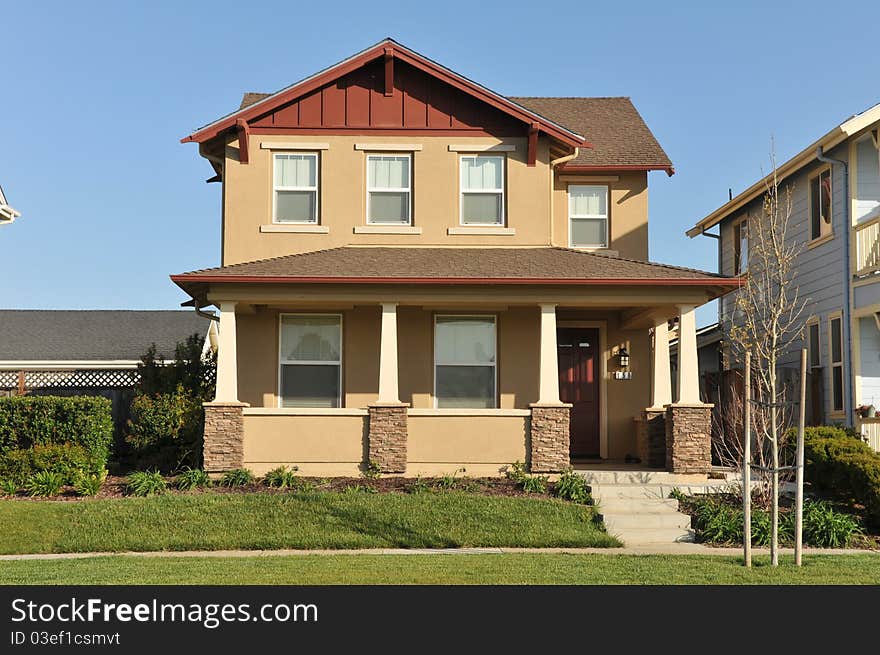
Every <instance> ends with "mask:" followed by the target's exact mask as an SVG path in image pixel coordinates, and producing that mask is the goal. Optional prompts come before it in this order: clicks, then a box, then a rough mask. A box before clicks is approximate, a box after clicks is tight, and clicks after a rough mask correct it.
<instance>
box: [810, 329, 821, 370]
mask: <svg viewBox="0 0 880 655" xmlns="http://www.w3.org/2000/svg"><path fill="white" fill-rule="evenodd" d="M807 351H808V352H809V355H810V369H815V368H819V367H820V366H822V357H821V353H820V352H819V324H818V323H810V324H809V325H807Z"/></svg>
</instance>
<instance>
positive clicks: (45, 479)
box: [24, 471, 64, 496]
mask: <svg viewBox="0 0 880 655" xmlns="http://www.w3.org/2000/svg"><path fill="white" fill-rule="evenodd" d="M63 486H64V477H63V476H62V475H61V474H60V473H55V472H54V471H39V472H37V473H34V474H33V475H32V476H31V477H30V478H28V480H27V481H26V482H25V484H24V488H25V491H27V492H28V494H30V495H31V496H57V495H58V494H60V493H61V487H63Z"/></svg>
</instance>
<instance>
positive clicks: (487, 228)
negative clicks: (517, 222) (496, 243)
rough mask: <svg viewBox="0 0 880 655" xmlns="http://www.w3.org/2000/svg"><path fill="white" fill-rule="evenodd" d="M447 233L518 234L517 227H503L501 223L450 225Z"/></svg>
mask: <svg viewBox="0 0 880 655" xmlns="http://www.w3.org/2000/svg"><path fill="white" fill-rule="evenodd" d="M446 234H457V235H463V234H470V235H490V236H514V235H515V234H516V228H512V227H502V226H501V225H498V226H491V225H475V226H462V227H450V228H449V229H448V230H446Z"/></svg>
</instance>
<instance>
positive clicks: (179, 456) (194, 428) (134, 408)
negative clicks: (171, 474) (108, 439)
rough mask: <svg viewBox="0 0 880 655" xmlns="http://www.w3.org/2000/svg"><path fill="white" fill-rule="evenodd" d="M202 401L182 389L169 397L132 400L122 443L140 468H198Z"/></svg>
mask: <svg viewBox="0 0 880 655" xmlns="http://www.w3.org/2000/svg"><path fill="white" fill-rule="evenodd" d="M203 416H204V413H203V411H202V401H201V399H200V398H196V397H194V396H193V395H192V394H190V393H189V392H187V391H186V390H184V388H183V387H182V386H179V387H177V389H176V390H175V391H174V392H172V393H160V394H155V395H152V396H146V395H141V396H136V397H135V398H134V400H132V402H131V418H130V419H129V421H128V434H127V436H126V438H125V440H126V442H127V443H128V444H129V445H130V446H131V447H132V450H133V451H134V453H135V456H136V457H137V458H138V459H139V460H140V462H141V465H142V466H143V465H153V466H156V467H158V468H160V469H162V470H166V471H171V470H174V469H178V468H180V467H181V466H183V465H188V466H193V467H198V466H199V464H200V462H201V455H202V424H203Z"/></svg>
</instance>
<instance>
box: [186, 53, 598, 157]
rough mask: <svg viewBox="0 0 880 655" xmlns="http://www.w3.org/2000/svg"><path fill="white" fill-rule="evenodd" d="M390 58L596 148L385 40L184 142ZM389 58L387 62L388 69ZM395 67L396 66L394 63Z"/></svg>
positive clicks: (564, 137)
mask: <svg viewBox="0 0 880 655" xmlns="http://www.w3.org/2000/svg"><path fill="white" fill-rule="evenodd" d="M385 56H390V59H391V61H393V58H398V59H400V60H401V61H404V62H406V63H408V64H410V65H412V66H414V67H415V68H418V69H420V70H422V71H423V72H425V73H427V74H429V75H432V76H434V77H436V78H438V79H440V80H442V81H444V82H446V83H447V84H449V85H450V86H453V87H455V88H456V89H458V90H460V91H463V92H464V93H467V94H469V95H471V96H473V97H475V98H477V99H479V100H482V101H483V102H485V103H486V104H488V105H490V106H492V107H494V108H496V109H498V110H500V111H502V112H504V113H506V114H508V115H510V116H513V117H514V118H516V119H519V120H521V121H523V122H524V123H526V124H527V125H531V124H532V123H537V124H538V126H539V127H540V129H541V131H543V132H544V133H546V134H547V135H549V136H552V137H553V138H555V139H557V140H559V141H561V142H562V143H565V144H567V145H570V146H572V147H581V148H584V147H586V148H591V147H592V145H591V144H589V143H587V142H586V140H585V139H584V137H583V136H581V135H580V134H576V133H575V132H572V131H570V130H568V129H566V128H564V127H562V126H561V125H557V124H556V123H553V122H552V121H548V120H547V119H546V118H543V117H541V116H540V115H538V114H535V113H533V112H531V111H529V110H528V109H526V108H525V107H522V106H521V105H518V104H516V103H515V102H512V101H510V100H508V99H507V98H504V97H503V96H501V95H498V94H497V93H495V92H493V91H490V90H489V89H487V88H485V87H483V86H480V85H479V84H477V83H475V82H472V81H470V80H468V79H467V78H465V77H462V76H461V75H458V74H457V73H455V72H453V71H451V70H449V69H448V68H444V67H443V66H441V65H439V64H437V63H435V62H433V61H431V60H430V59H427V58H426V57H423V56H422V55H419V54H418V53H416V52H414V51H412V50H410V49H408V48H406V47H404V46H402V45H400V44H399V43H397V42H395V41H393V40H392V39H385V40H383V41H382V42H380V43H378V44H376V45H375V46H373V47H372V48H368V49H367V50H364V51H363V52H361V53H360V54H357V55H355V56H353V57H350V58H349V59H346V60H345V61H343V62H341V63H339V64H337V65H335V66H332V67H331V68H328V69H327V70H325V71H323V72H321V73H318V74H316V75H313V76H312V77H309V78H307V79H305V80H303V81H302V82H300V83H298V84H294V85H293V86H290V87H288V88H286V89H283V90H281V91H279V92H278V93H275V94H273V95H271V96H269V97H268V98H264V99H263V100H260V101H259V102H256V103H254V104H253V105H250V106H249V107H245V108H244V109H240V110H239V111H237V112H234V113H232V114H230V115H229V116H226V117H224V118H221V119H220V120H217V121H214V122H213V123H211V124H210V125H207V126H205V127H203V128H201V129H199V130H196V131H195V132H193V133H192V134H190V135H189V136H187V137H184V138H183V139H181V140H180V141H181V143H188V142H195V143H203V142H205V141H207V140H209V139H212V138H214V137H215V136H217V135H218V134H220V133H221V132H224V131H225V130H228V129H230V128H231V127H233V126H234V125H235V124H236V121H238V120H244V121H250V120H252V119H254V118H256V117H258V116H260V115H262V114H264V113H266V112H267V111H270V110H271V109H272V108H275V107H278V106H280V105H283V104H286V103H288V102H292V101H293V100H295V99H297V98H299V97H301V96H303V95H307V94H308V93H311V92H312V91H314V90H316V89H318V88H320V87H322V86H324V85H325V84H329V83H330V82H332V81H334V80H336V79H339V78H340V77H342V76H343V75H346V74H348V73H350V72H352V71H354V70H357V69H358V68H360V67H362V66H363V65H364V64H366V63H368V62H370V61H372V60H374V59H377V58H379V57H385ZM387 62H388V59H386V66H388V65H389V64H388V63H387ZM391 65H392V66H393V64H391Z"/></svg>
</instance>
